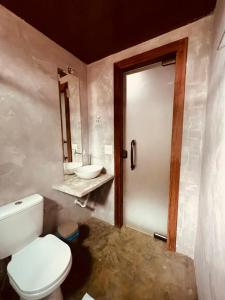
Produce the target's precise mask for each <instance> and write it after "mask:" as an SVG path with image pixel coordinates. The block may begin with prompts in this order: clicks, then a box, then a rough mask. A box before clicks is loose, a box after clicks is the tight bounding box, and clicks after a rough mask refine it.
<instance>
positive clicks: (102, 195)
mask: <svg viewBox="0 0 225 300" xmlns="http://www.w3.org/2000/svg"><path fill="white" fill-rule="evenodd" d="M112 184H113V180H110V181H109V182H107V183H105V184H104V185H102V186H101V188H98V189H97V190H95V191H93V192H91V194H90V201H94V202H95V203H96V204H97V205H101V206H104V205H105V204H106V201H107V199H108V196H109V193H110V190H111V187H112Z"/></svg>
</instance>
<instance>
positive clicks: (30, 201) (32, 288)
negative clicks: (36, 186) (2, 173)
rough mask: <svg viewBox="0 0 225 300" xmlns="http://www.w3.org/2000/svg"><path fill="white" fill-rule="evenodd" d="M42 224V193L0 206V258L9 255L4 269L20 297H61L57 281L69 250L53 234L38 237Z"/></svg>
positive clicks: (65, 272) (68, 264)
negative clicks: (8, 260)
mask: <svg viewBox="0 0 225 300" xmlns="http://www.w3.org/2000/svg"><path fill="white" fill-rule="evenodd" d="M42 228H43V197H42V196H40V195H38V194H35V195H32V196H29V197H26V198H24V199H21V200H19V201H16V202H12V203H9V204H7V205H4V206H1V207H0V259H3V258H5V257H7V256H10V255H12V259H11V261H10V262H9V264H8V266H7V271H8V276H9V281H10V284H11V285H12V287H13V288H14V290H15V291H16V292H17V294H18V295H19V296H20V299H27V300H28V299H46V300H47V299H48V300H50V299H51V300H53V299H54V300H62V299H63V297H62V293H61V288H60V285H61V284H62V282H63V281H64V280H65V278H66V276H67V275H68V273H69V271H70V268H71V265H72V255H71V251H70V248H69V246H68V245H67V244H66V243H64V242H62V241H61V240H60V239H58V238H57V237H55V236H54V235H51V234H48V235H46V236H45V237H39V236H40V235H41V233H42Z"/></svg>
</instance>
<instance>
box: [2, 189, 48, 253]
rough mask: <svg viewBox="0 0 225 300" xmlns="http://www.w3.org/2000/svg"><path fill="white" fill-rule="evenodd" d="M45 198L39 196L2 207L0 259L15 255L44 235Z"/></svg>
mask: <svg viewBox="0 0 225 300" xmlns="http://www.w3.org/2000/svg"><path fill="white" fill-rule="evenodd" d="M42 228H43V197H42V196H41V195H38V194H34V195H31V196H29V197H26V198H23V199H20V200H17V201H15V202H12V203H9V204H6V205H3V206H0V259H2V258H5V257H7V256H10V255H12V254H15V253H16V252H18V251H19V250H20V249H22V248H23V247H25V246H26V245H27V244H29V243H30V242H31V241H33V240H34V239H36V238H37V237H38V236H39V235H41V233H42Z"/></svg>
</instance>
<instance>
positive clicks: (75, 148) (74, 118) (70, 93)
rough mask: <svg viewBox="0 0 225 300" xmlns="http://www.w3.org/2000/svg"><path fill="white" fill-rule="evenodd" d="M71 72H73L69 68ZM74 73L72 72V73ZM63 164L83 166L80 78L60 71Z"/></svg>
mask: <svg viewBox="0 0 225 300" xmlns="http://www.w3.org/2000/svg"><path fill="white" fill-rule="evenodd" d="M68 70H69V71H71V70H70V69H69V68H68ZM71 73H72V72H71ZM58 80H59V82H58V83H59V96H60V97H59V99H60V116H61V131H62V149H63V162H64V163H67V162H74V163H75V164H74V165H76V166H80V165H82V135H81V113H80V93H79V78H77V77H76V76H75V75H73V74H70V73H66V72H65V71H63V70H62V69H58Z"/></svg>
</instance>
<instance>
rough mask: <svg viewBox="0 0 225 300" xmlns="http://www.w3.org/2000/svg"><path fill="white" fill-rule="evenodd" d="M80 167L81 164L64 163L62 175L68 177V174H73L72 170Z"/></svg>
mask: <svg viewBox="0 0 225 300" xmlns="http://www.w3.org/2000/svg"><path fill="white" fill-rule="evenodd" d="M80 166H81V163H77V162H66V163H64V164H63V167H64V174H65V175H70V174H74V173H75V172H74V170H75V169H76V168H78V167H80Z"/></svg>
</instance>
